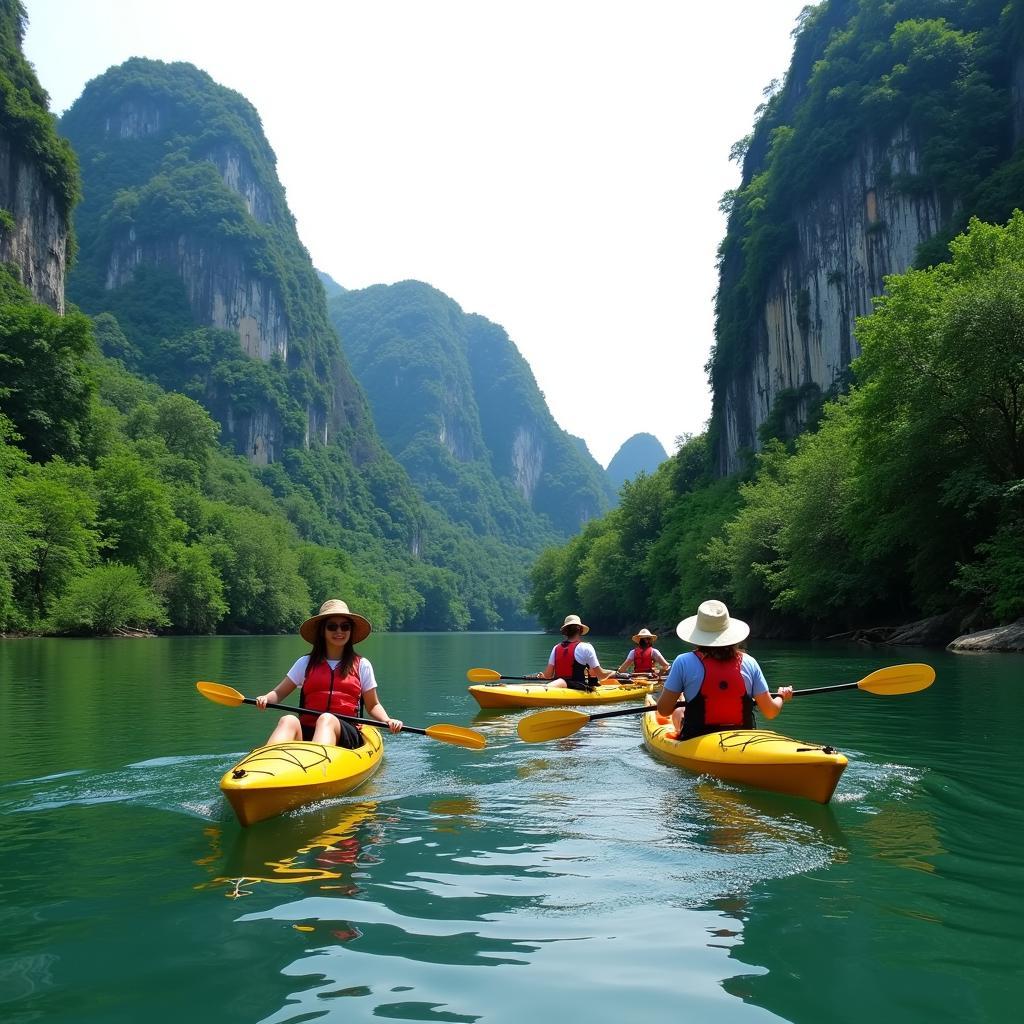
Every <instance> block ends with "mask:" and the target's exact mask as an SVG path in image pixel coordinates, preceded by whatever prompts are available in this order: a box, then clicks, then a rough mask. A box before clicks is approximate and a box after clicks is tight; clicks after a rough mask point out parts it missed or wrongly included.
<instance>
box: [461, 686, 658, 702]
mask: <svg viewBox="0 0 1024 1024" xmlns="http://www.w3.org/2000/svg"><path fill="white" fill-rule="evenodd" d="M660 686H661V684H660V683H656V682H654V681H652V680H648V679H643V680H637V681H636V682H635V683H631V682H616V683H614V684H613V685H610V686H607V685H602V686H597V687H595V688H594V689H593V690H591V691H590V692H587V691H585V690H572V689H569V687H567V686H548V685H547V684H546V683H477V684H476V685H474V686H471V687H469V692H470V693H471V694H472V695H473V697H474V699H475V700H476V702H477V704H479V705H480V707H482V708H560V707H586V706H587V705H590V704H617V703H619V702H620V701H625V700H642V699H643V698H644V697H645V696H646V695H647V694H649V693H654V691H655V690H656V689H658V688H659V687H660Z"/></svg>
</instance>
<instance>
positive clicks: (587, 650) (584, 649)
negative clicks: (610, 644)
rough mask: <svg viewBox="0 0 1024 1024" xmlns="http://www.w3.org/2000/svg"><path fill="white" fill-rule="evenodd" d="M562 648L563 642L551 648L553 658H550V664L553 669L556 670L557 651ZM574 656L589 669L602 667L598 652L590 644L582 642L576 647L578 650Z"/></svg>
mask: <svg viewBox="0 0 1024 1024" xmlns="http://www.w3.org/2000/svg"><path fill="white" fill-rule="evenodd" d="M561 646H562V644H561V641H559V642H558V643H557V644H555V646H554V647H552V648H551V656H550V657H549V658H548V664H549V665H550V666H551V667H552V668H554V665H555V651H557V650H558V648H559V647H561ZM572 654H573V657H574V658H575V659H576V661H577V662H578V663H579V664H580V665H586V666H587V668H600V666H601V663H600V662H599V661H598V660H597V651H595V650H594V648H593V647H592V646H591V645H590V644H588V643H584V641H582V640H581V641H580V642H579V643H578V644H577V645H576V650H575V651H573V652H572Z"/></svg>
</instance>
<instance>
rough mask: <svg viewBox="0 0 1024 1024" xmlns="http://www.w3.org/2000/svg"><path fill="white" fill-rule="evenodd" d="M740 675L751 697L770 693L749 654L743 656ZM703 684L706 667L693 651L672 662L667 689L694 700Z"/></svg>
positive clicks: (666, 683) (666, 680)
mask: <svg viewBox="0 0 1024 1024" xmlns="http://www.w3.org/2000/svg"><path fill="white" fill-rule="evenodd" d="M740 675H741V676H742V677H743V682H744V683H745V684H746V687H747V694H748V695H749V696H750V697H752V698H756V697H757V695H758V694H759V693H768V682H767V680H766V679H765V677H764V673H763V672H762V671H761V666H760V665H758V663H757V662H756V661H754V659H753V658H752V657H751V656H750V655H749V654H744V655H743V661H742V662H741V663H740ZM703 683H704V665H703V664H702V662H701V660H700V658H698V657H697V655H696V653H694V652H693V651H687V652H686V653H685V654H680V655H679V657H677V658H676V660H675V661H673V662H672V667H671V668H670V669H669V672H668V675H667V676H666V677H665V689H666V690H671V691H672V692H673V693H682V695H683V698H684V699H685V700H693V698H694V697H696V696H697V694H698V693H700V688H701V686H702V684H703Z"/></svg>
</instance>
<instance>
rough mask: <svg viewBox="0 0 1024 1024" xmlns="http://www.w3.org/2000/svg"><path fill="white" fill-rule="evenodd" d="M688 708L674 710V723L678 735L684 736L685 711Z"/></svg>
mask: <svg viewBox="0 0 1024 1024" xmlns="http://www.w3.org/2000/svg"><path fill="white" fill-rule="evenodd" d="M684 711H686V708H676V709H675V711H673V712H672V725H673V726H674V727H675V730H676V736H682V734H683V712H684Z"/></svg>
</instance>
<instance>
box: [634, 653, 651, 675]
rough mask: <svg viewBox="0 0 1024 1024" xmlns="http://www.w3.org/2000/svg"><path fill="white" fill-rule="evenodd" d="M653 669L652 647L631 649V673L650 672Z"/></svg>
mask: <svg viewBox="0 0 1024 1024" xmlns="http://www.w3.org/2000/svg"><path fill="white" fill-rule="evenodd" d="M653 667H654V648H653V647H634V648H633V671H634V672H650V671H651V669H652V668H653Z"/></svg>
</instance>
